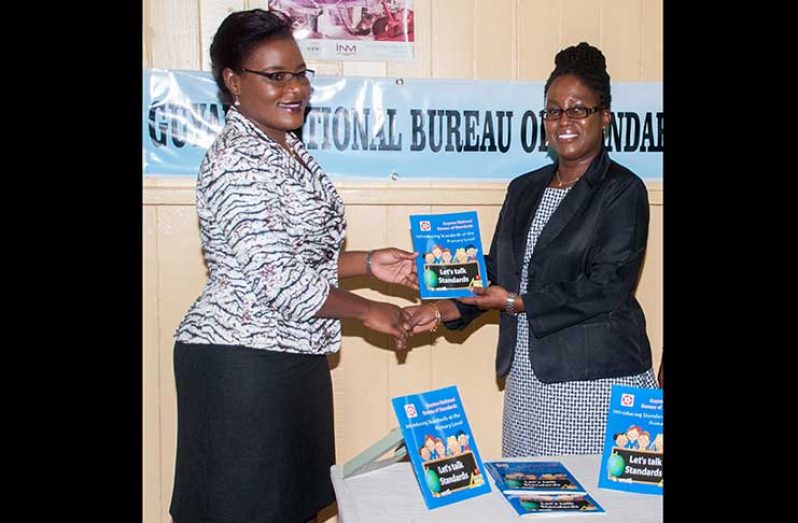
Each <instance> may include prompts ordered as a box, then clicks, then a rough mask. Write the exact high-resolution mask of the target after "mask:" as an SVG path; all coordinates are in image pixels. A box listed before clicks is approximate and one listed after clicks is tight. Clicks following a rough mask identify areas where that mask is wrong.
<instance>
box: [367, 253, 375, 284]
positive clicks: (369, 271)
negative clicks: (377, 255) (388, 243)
mask: <svg viewBox="0 0 798 523" xmlns="http://www.w3.org/2000/svg"><path fill="white" fill-rule="evenodd" d="M373 256H374V250H373V249H372V250H370V251H369V252H367V253H366V276H372V277H373V276H374V268H373V267H372V266H371V264H372V258H373Z"/></svg>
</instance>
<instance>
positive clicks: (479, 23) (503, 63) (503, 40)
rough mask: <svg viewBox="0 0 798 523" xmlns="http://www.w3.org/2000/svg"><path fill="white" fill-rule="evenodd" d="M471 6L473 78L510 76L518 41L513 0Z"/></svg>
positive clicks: (513, 70)
mask: <svg viewBox="0 0 798 523" xmlns="http://www.w3.org/2000/svg"><path fill="white" fill-rule="evenodd" d="M474 7H475V13H474V28H473V34H474V37H473V39H472V41H473V45H474V76H475V78H479V79H481V80H507V79H514V78H515V72H516V71H515V63H516V54H517V41H518V40H517V35H516V30H517V27H516V23H515V19H516V12H515V8H516V0H492V1H491V2H482V1H478V2H476V4H475V6H474Z"/></svg>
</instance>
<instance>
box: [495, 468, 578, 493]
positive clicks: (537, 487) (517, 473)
mask: <svg viewBox="0 0 798 523" xmlns="http://www.w3.org/2000/svg"><path fill="white" fill-rule="evenodd" d="M485 468H486V469H487V470H488V472H490V475H491V476H493V481H494V482H496V487H497V488H498V489H499V490H501V491H502V492H504V493H505V494H516V495H523V494H584V493H585V489H584V488H583V487H582V485H581V484H580V483H579V482H578V481H577V480H576V478H575V477H574V475H573V474H571V471H569V470H568V469H567V468H566V467H565V465H563V464H562V463H560V462H559V461H486V462H485Z"/></svg>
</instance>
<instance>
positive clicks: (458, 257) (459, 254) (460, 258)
mask: <svg viewBox="0 0 798 523" xmlns="http://www.w3.org/2000/svg"><path fill="white" fill-rule="evenodd" d="M454 261H455V263H460V264H462V263H466V262H468V255H467V254H466V250H465V247H458V248H457V250H456V251H455V252H454Z"/></svg>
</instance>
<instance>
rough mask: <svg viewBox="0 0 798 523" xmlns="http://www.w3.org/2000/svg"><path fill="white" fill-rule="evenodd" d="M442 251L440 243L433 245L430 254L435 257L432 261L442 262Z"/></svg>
mask: <svg viewBox="0 0 798 523" xmlns="http://www.w3.org/2000/svg"><path fill="white" fill-rule="evenodd" d="M442 253H443V249H441V246H440V245H434V246H433V247H432V255H433V256H434V257H435V259H434V260H433V262H434V263H443V258H442V257H441V254H442Z"/></svg>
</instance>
